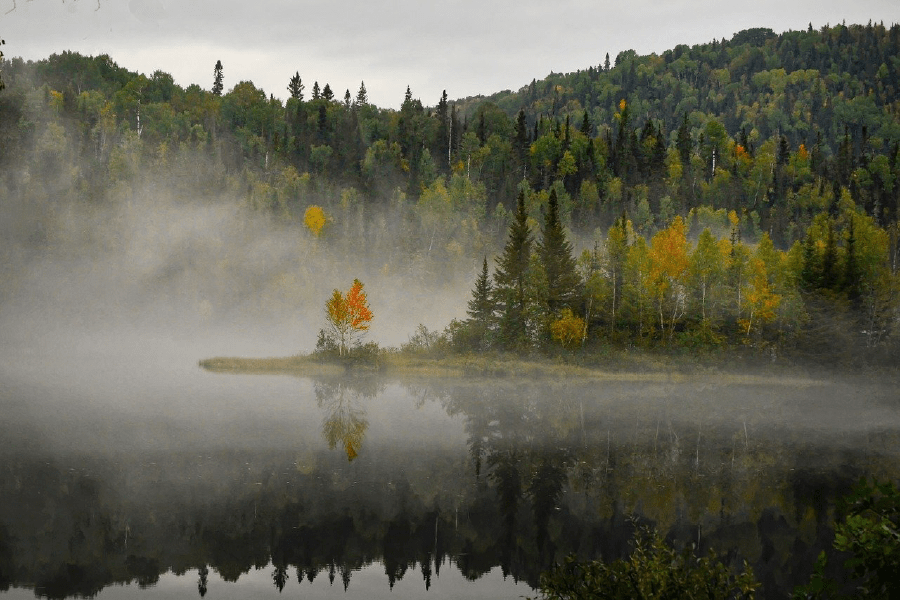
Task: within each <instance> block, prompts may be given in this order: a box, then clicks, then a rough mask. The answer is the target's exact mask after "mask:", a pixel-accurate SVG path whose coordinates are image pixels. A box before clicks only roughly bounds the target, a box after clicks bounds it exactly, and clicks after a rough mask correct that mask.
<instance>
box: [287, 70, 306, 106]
mask: <svg viewBox="0 0 900 600" xmlns="http://www.w3.org/2000/svg"><path fill="white" fill-rule="evenodd" d="M305 87H306V86H305V85H303V80H301V79H300V72H299V71H296V72H295V73H294V76H293V77H291V80H290V82H288V86H287V90H288V92H289V93H290V95H291V98H293V99H294V100H300V101H303V88H305Z"/></svg>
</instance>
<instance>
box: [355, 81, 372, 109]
mask: <svg viewBox="0 0 900 600" xmlns="http://www.w3.org/2000/svg"><path fill="white" fill-rule="evenodd" d="M368 103H369V94H368V93H367V92H366V82H365V81H360V82H359V91H358V92H356V104H357V106H364V105H366V104H368Z"/></svg>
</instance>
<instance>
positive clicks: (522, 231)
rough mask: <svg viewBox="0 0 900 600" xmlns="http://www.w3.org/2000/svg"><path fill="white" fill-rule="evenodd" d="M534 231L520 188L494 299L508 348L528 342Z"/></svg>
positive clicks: (496, 277)
mask: <svg viewBox="0 0 900 600" xmlns="http://www.w3.org/2000/svg"><path fill="white" fill-rule="evenodd" d="M531 244H532V239H531V231H530V229H529V227H528V213H527V212H526V211H525V192H524V191H519V196H518V199H517V204H516V213H515V215H514V217H513V222H512V223H511V224H510V226H509V236H508V238H507V240H506V246H504V248H503V254H502V255H501V256H500V257H499V258H498V259H497V270H496V273H495V274H494V285H495V287H494V298H495V304H496V307H497V309H498V312H499V313H500V321H499V324H498V325H499V330H498V337H499V340H500V343H501V344H503V345H504V346H506V347H507V348H517V347H523V346H525V345H526V344H527V342H528V323H527V308H528V297H527V294H526V289H525V286H526V280H527V277H528V272H529V263H530V261H531Z"/></svg>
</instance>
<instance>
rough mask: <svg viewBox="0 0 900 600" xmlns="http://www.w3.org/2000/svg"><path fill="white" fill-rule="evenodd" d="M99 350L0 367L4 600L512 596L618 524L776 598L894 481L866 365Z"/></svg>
mask: <svg viewBox="0 0 900 600" xmlns="http://www.w3.org/2000/svg"><path fill="white" fill-rule="evenodd" d="M106 347H107V345H106V344H104V343H102V340H100V341H98V342H97V343H96V344H93V345H91V344H87V346H82V347H80V348H79V351H78V353H77V355H78V356H80V357H81V358H79V359H78V360H75V359H73V358H72V356H74V355H75V354H73V352H72V351H71V350H72V349H71V348H68V349H67V348H62V349H60V350H59V351H58V352H57V353H56V354H54V353H52V352H50V353H47V352H44V353H42V354H40V355H37V356H36V355H33V354H29V353H28V352H23V353H17V354H16V355H9V356H7V357H6V360H4V361H3V366H2V367H0V409H2V414H3V418H2V425H0V440H2V442H0V589H2V590H5V595H6V596H7V597H10V598H16V597H32V596H35V595H37V596H41V597H51V598H62V597H73V596H94V595H96V596H97V597H100V598H119V597H140V598H182V597H186V596H191V595H194V594H197V595H199V596H204V595H206V596H207V597H209V598H243V597H261V596H270V597H276V596H278V597H280V594H287V595H289V596H291V597H304V598H309V597H328V596H341V597H346V598H355V597H360V598H363V597H365V598H378V597H384V598H398V597H399V598H403V597H409V598H413V597H423V596H424V597H433V598H445V597H446V598H450V597H453V598H459V597H473V598H518V597H520V596H523V595H529V594H530V595H534V592H533V586H535V585H536V584H537V582H538V578H539V575H540V572H541V571H542V570H543V569H545V568H546V567H547V566H549V565H550V564H552V563H553V562H554V561H558V560H561V559H562V558H563V557H565V556H567V555H569V554H573V553H574V554H577V555H579V556H581V557H584V558H592V557H604V558H608V559H609V558H615V557H619V556H622V555H624V554H625V553H627V551H628V548H629V540H630V539H631V538H632V535H633V533H634V531H635V528H636V527H638V526H639V525H640V524H648V525H653V526H655V527H656V528H657V529H658V530H659V531H660V532H662V533H663V534H664V535H665V536H666V537H667V538H668V539H669V540H670V541H672V542H673V543H675V544H678V545H682V544H686V543H699V547H700V549H701V551H704V552H705V551H706V550H707V549H709V548H714V549H716V550H717V551H719V552H720V553H722V554H724V556H725V559H726V560H727V561H729V562H731V563H733V564H740V563H741V562H742V561H743V560H744V559H746V560H748V561H749V563H750V564H751V565H752V566H753V568H754V570H755V572H756V575H757V577H758V578H759V579H760V580H761V581H762V582H763V585H764V588H763V591H762V594H761V595H762V596H763V597H783V596H785V595H787V594H788V593H789V591H790V590H791V589H792V588H793V586H794V585H796V584H798V583H801V582H803V581H804V580H805V579H806V578H807V577H808V575H809V572H810V570H811V566H812V563H813V560H814V558H815V556H816V555H817V554H818V552H819V550H820V549H822V548H824V547H827V546H829V545H830V542H831V537H832V530H831V526H832V521H833V518H834V502H835V500H836V498H838V497H840V496H841V495H842V494H844V493H846V492H847V491H848V490H849V489H850V487H851V486H852V484H853V483H854V482H855V481H856V480H857V479H858V478H859V477H860V476H864V475H873V474H877V475H880V476H883V477H884V476H887V477H892V478H895V479H896V478H897V476H898V467H897V465H898V462H897V459H898V454H900V445H898V441H900V415H898V399H897V392H896V388H895V387H894V386H892V385H888V384H881V383H878V382H875V381H871V380H865V379H855V380H852V381H848V380H844V379H839V378H836V377H833V376H827V377H822V376H809V375H806V374H804V375H797V376H791V377H787V376H783V375H782V376H781V378H780V379H778V380H776V379H774V378H772V377H770V376H768V375H767V374H765V373H758V374H756V376H753V377H734V376H722V375H716V374H712V375H703V376H693V377H691V378H687V379H685V378H681V377H674V378H671V379H669V378H665V377H657V378H652V377H640V378H637V379H632V380H629V379H627V378H626V379H611V380H608V381H592V382H578V381H566V380H562V379H560V380H552V381H532V380H510V379H502V378H501V379H494V380H480V379H467V380H452V381H450V380H442V381H425V380H411V379H407V380H398V379H391V378H382V377H375V376H350V377H345V378H340V379H338V378H322V379H298V378H292V377H287V376H237V375H220V374H211V373H206V372H204V371H202V370H200V369H199V368H197V367H196V366H195V365H196V360H197V358H200V357H202V356H204V355H209V354H210V353H209V352H205V351H206V350H209V348H202V349H201V348H199V347H197V346H192V345H191V344H190V343H188V342H185V343H180V344H174V343H173V347H172V348H169V349H168V350H169V351H167V352H160V351H159V348H155V349H154V351H153V352H151V351H148V350H147V348H146V346H145V344H143V343H141V342H140V341H136V342H134V343H133V344H132V345H130V346H128V347H125V348H122V347H118V348H116V350H115V351H107V350H105V349H104V348H106ZM199 352H205V353H201V354H198V353H199ZM161 356H162V357H165V358H160V357H161ZM2 594H4V592H0V595H2Z"/></svg>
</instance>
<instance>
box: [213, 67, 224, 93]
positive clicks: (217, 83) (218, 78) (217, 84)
mask: <svg viewBox="0 0 900 600" xmlns="http://www.w3.org/2000/svg"><path fill="white" fill-rule="evenodd" d="M222 80H223V75H222V61H221V60H217V61H216V66H215V67H214V68H213V86H212V93H213V96H221V95H222V89H223V86H222Z"/></svg>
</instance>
